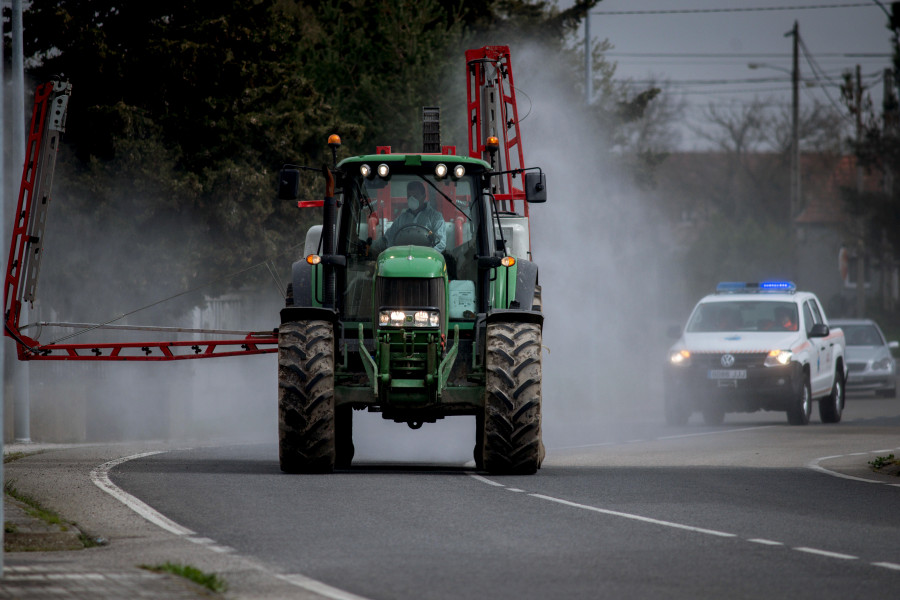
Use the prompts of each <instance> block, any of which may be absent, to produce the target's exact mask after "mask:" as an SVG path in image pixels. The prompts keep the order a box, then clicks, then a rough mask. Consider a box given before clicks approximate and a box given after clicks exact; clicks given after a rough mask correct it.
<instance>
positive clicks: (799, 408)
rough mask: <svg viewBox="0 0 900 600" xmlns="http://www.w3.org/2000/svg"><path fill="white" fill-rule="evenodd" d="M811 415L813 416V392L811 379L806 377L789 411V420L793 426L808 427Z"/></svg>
mask: <svg viewBox="0 0 900 600" xmlns="http://www.w3.org/2000/svg"><path fill="white" fill-rule="evenodd" d="M810 414H812V392H811V391H810V388H809V377H804V378H803V384H802V385H801V386H800V393H798V394H797V397H796V398H794V399H793V400H792V401H791V405H790V406H789V407H788V409H787V420H788V423H790V424H791V425H808V424H809V415H810Z"/></svg>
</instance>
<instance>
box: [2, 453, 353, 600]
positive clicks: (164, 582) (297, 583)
mask: <svg viewBox="0 0 900 600" xmlns="http://www.w3.org/2000/svg"><path fill="white" fill-rule="evenodd" d="M180 447H182V445H181V444H175V445H171V444H169V443H166V442H134V443H131V442H129V443H122V444H27V445H20V444H13V445H7V446H5V447H4V452H5V453H6V454H7V455H10V454H16V453H20V452H21V453H23V454H24V456H20V457H18V458H16V459H15V460H13V461H11V462H9V463H6V464H5V465H4V477H5V479H6V481H8V482H11V483H12V484H13V486H14V487H15V488H16V490H17V492H18V493H20V494H22V495H23V497H29V498H34V499H36V500H37V501H38V502H39V503H40V505H41V506H42V507H43V508H47V509H51V510H53V511H55V512H56V514H58V515H59V517H60V519H61V520H63V521H64V527H61V526H59V525H49V524H47V523H46V522H45V521H44V520H41V519H38V518H36V517H34V516H31V515H29V514H27V512H26V505H25V504H24V503H23V502H21V501H18V500H16V499H14V498H10V497H9V496H8V495H7V494H5V493H4V519H3V520H4V521H7V522H8V525H9V528H10V529H13V530H14V532H13V534H11V535H10V536H9V541H10V542H15V543H16V544H20V547H19V548H17V550H22V549H24V548H26V547H35V546H34V544H40V545H42V546H41V547H42V548H43V549H42V550H39V551H10V552H4V555H3V562H4V570H3V577H2V578H0V600H8V599H10V598H15V599H16V600H48V599H50V598H56V599H64V600H65V599H70V598H79V599H81V598H83V599H91V600H107V599H113V598H115V599H125V600H132V599H135V600H137V599H140V598H154V599H159V600H170V599H171V600H187V599H195V598H205V599H206V600H209V599H210V598H219V599H233V600H287V599H289V600H325V599H327V598H335V597H342V598H348V599H350V598H358V597H357V596H353V595H352V594H344V593H343V592H342V591H340V590H339V592H341V594H342V595H340V596H335V590H334V589H331V588H328V586H327V585H325V584H322V583H320V582H316V581H315V580H311V579H309V578H307V577H305V576H303V575H302V574H298V573H283V572H280V571H277V570H273V569H271V568H270V567H269V566H268V565H265V564H263V563H260V562H259V561H256V560H254V559H253V558H250V557H246V556H242V555H240V554H239V553H236V552H234V551H232V550H230V549H227V548H222V547H220V546H216V545H214V544H211V543H208V542H212V540H207V539H206V538H202V537H198V536H189V535H175V534H173V533H171V532H169V531H166V530H164V529H163V528H161V527H159V526H158V525H155V524H153V523H151V522H150V521H148V520H146V519H145V518H144V517H143V516H140V515H138V514H137V513H135V512H134V511H133V510H132V509H131V508H129V507H127V506H125V505H124V504H123V503H122V502H120V501H119V500H118V499H116V498H113V497H112V496H111V495H109V494H108V493H106V492H105V491H103V490H101V488H100V487H98V486H97V485H95V484H94V483H93V482H92V481H91V480H90V472H91V470H92V469H93V468H94V467H96V466H98V465H101V464H103V463H105V462H107V461H110V460H114V459H118V458H121V457H123V456H130V455H133V454H136V453H141V452H146V451H153V450H163V451H165V450H167V449H172V448H180ZM73 523H75V524H77V525H73ZM63 529H65V530H63ZM79 529H80V530H81V531H79ZM82 532H83V533H86V534H89V535H90V536H91V537H93V538H96V537H97V536H98V535H102V536H104V537H108V541H107V540H97V539H93V540H90V538H89V540H90V541H93V542H94V543H97V542H99V544H100V545H97V546H94V547H90V548H83V549H81V550H51V549H50V548H61V547H66V546H67V545H69V544H72V543H73V540H76V539H77V540H78V541H79V547H83V545H82V544H80V541H81V533H82ZM166 563H169V564H174V565H184V566H190V567H193V568H196V569H198V570H199V571H201V572H202V573H205V574H215V575H216V576H217V577H218V578H219V579H220V580H221V581H223V582H224V583H225V585H226V586H227V589H226V590H225V591H224V592H220V593H215V592H211V591H210V590H208V589H207V588H205V587H203V586H201V585H200V584H197V583H194V582H193V581H190V580H188V579H186V578H183V577H180V576H178V575H173V574H170V573H154V572H152V571H148V570H146V569H143V568H141V567H142V566H143V565H150V566H159V565H163V564H166ZM323 590H324V591H323Z"/></svg>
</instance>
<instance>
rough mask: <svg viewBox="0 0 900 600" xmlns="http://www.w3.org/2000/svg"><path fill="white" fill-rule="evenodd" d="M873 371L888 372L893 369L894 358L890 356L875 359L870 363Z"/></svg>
mask: <svg viewBox="0 0 900 600" xmlns="http://www.w3.org/2000/svg"><path fill="white" fill-rule="evenodd" d="M872 370H873V371H887V372H888V373H890V372H891V371H893V370H894V360H893V359H892V358H890V357H885V358H882V359H881V360H876V361H875V362H873V363H872Z"/></svg>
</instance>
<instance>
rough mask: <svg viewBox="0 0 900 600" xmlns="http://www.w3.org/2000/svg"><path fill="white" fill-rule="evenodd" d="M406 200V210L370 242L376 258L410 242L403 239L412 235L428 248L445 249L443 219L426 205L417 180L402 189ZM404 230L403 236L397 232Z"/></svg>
mask: <svg viewBox="0 0 900 600" xmlns="http://www.w3.org/2000/svg"><path fill="white" fill-rule="evenodd" d="M406 198H407V200H406V209H405V210H404V211H403V212H402V213H400V216H398V217H397V219H396V220H395V221H394V222H393V223H392V224H391V226H390V227H389V228H388V230H387V231H385V232H384V235H383V236H381V237H380V238H378V239H377V240H375V241H374V242H373V243H372V246H371V251H372V252H373V253H374V254H375V255H378V254H379V253H380V252H381V251H382V250H384V249H385V248H388V247H389V246H393V245H395V244H398V243H399V244H404V243H410V242H409V241H407V236H409V237H410V238H412V237H413V234H416V235H418V236H419V238H425V239H427V240H428V242H429V243H430V244H431V247H432V248H434V249H435V250H437V251H438V252H443V251H444V248H445V247H446V246H447V239H446V233H445V231H444V218H443V216H441V213H440V212H438V211H437V210H435V209H434V208H432V207H431V206H430V205H429V204H428V202H426V195H425V185H424V184H423V183H422V182H421V181H411V182H410V183H409V184H408V185H407V186H406ZM404 231H405V232H406V235H404V234H402V233H401V232H404ZM398 240H399V241H398ZM412 243H415V242H412Z"/></svg>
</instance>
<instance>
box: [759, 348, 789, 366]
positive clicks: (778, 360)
mask: <svg viewBox="0 0 900 600" xmlns="http://www.w3.org/2000/svg"><path fill="white" fill-rule="evenodd" d="M793 355H794V353H793V352H791V351H790V350H772V351H770V352H769V355H768V356H766V360H765V362H764V363H763V365H764V366H766V367H783V366H784V365H786V364H788V363H789V362H791V357H792V356H793Z"/></svg>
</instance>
